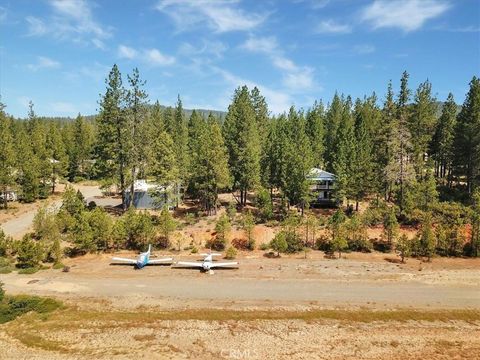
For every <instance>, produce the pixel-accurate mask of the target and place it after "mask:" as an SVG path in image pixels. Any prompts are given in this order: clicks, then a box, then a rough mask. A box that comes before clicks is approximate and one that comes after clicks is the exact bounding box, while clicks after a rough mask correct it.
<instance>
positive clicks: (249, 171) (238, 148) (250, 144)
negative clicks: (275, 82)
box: [223, 86, 261, 205]
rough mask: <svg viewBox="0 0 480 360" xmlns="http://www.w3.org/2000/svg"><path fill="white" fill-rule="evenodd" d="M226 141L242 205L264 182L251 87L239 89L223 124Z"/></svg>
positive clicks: (234, 185)
mask: <svg viewBox="0 0 480 360" xmlns="http://www.w3.org/2000/svg"><path fill="white" fill-rule="evenodd" d="M223 134H224V137H225V144H226V146H227V149H228V154H229V166H230V171H231V173H232V176H233V187H234V189H238V190H240V201H239V202H240V204H241V205H246V203H247V191H249V190H252V189H253V188H254V187H255V186H257V185H258V184H259V182H260V152H261V149H260V140H259V138H258V128H257V122H256V119H255V110H254V108H253V104H252V101H251V98H250V94H249V91H248V88H247V87H246V86H243V87H242V88H237V89H236V90H235V94H234V96H233V101H232V103H231V104H230V106H229V107H228V113H227V116H226V117H225V122H224V124H223Z"/></svg>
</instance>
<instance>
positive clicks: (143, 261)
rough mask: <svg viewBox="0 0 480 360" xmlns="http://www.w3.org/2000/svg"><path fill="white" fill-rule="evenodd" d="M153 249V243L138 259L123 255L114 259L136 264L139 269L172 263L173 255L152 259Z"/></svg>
mask: <svg viewBox="0 0 480 360" xmlns="http://www.w3.org/2000/svg"><path fill="white" fill-rule="evenodd" d="M151 250H152V245H148V250H147V251H146V252H143V253H140V255H138V258H137V259H127V258H122V257H113V258H112V260H113V261H120V262H124V263H128V264H132V265H135V267H136V268H137V269H141V268H143V267H144V266H146V265H154V264H168V263H171V262H172V261H173V258H171V257H167V258H163V259H155V260H152V259H150V255H151Z"/></svg>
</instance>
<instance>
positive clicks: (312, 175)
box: [307, 168, 335, 181]
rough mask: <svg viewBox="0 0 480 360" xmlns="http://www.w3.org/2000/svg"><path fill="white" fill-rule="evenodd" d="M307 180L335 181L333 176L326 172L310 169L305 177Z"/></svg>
mask: <svg viewBox="0 0 480 360" xmlns="http://www.w3.org/2000/svg"><path fill="white" fill-rule="evenodd" d="M307 178H308V179H310V180H320V181H322V180H335V175H333V174H332V173H329V172H328V171H325V170H322V169H318V168H312V169H310V172H309V173H308V175H307Z"/></svg>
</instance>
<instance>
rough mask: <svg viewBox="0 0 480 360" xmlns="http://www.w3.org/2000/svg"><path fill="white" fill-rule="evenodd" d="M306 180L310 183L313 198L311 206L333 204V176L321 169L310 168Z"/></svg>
mask: <svg viewBox="0 0 480 360" xmlns="http://www.w3.org/2000/svg"><path fill="white" fill-rule="evenodd" d="M307 179H308V180H310V181H311V185H310V191H311V193H312V195H313V196H314V200H313V201H312V204H319V205H321V204H324V205H333V204H335V199H334V197H333V191H334V187H335V175H333V174H332V173H329V172H327V171H325V170H322V169H318V168H312V169H311V170H310V172H309V173H308V175H307Z"/></svg>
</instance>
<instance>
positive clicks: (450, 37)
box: [0, 0, 480, 117]
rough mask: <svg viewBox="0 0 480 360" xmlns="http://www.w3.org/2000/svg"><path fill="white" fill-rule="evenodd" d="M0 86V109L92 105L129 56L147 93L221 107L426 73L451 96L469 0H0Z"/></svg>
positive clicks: (479, 67) (280, 104)
mask: <svg viewBox="0 0 480 360" xmlns="http://www.w3.org/2000/svg"><path fill="white" fill-rule="evenodd" d="M0 29H1V31H0V93H1V99H2V102H3V103H5V104H6V105H7V112H8V113H10V114H12V115H14V116H18V117H24V116H26V113H27V106H28V101H29V100H32V101H33V102H34V104H35V110H36V112H37V113H38V114H40V115H51V116H75V115H76V114H77V113H78V112H81V113H82V114H86V115H88V114H93V113H95V112H96V109H97V108H98V99H99V94H101V93H103V92H104V90H105V85H104V79H105V77H106V76H107V74H108V72H109V70H110V68H111V67H112V65H113V64H114V63H116V64H118V65H119V67H120V70H121V72H122V74H123V75H124V76H125V79H126V74H127V73H130V72H131V71H132V69H133V68H134V67H138V68H139V70H140V74H141V77H142V78H143V79H145V80H147V91H148V93H149V95H150V102H154V101H155V100H157V99H158V100H159V101H160V103H161V104H163V105H173V104H174V102H175V100H176V97H177V94H180V96H181V98H182V100H183V103H184V107H186V108H209V109H216V110H225V109H226V108H227V107H228V104H229V102H230V99H231V96H232V93H233V90H234V89H235V88H236V87H237V86H239V85H243V84H247V85H248V86H250V87H252V86H255V85H256V86H258V87H259V88H260V90H261V92H262V94H263V95H264V96H265V97H266V98H267V101H268V104H269V108H270V111H271V112H272V113H274V114H275V113H279V112H282V111H285V110H287V109H288V108H289V107H290V106H291V105H295V106H296V107H303V108H307V107H309V106H311V105H312V104H313V102H314V101H315V100H318V99H323V101H324V102H325V103H328V102H329V101H330V100H331V98H332V96H333V94H334V93H335V91H339V92H343V93H345V94H350V95H352V97H362V96H363V95H365V94H370V93H371V92H372V91H375V92H376V93H377V95H378V96H379V101H383V98H384V94H385V92H386V86H387V82H388V80H390V79H392V80H393V83H394V86H395V88H398V83H399V78H400V76H401V73H402V72H403V71H404V70H407V71H408V72H409V73H410V86H411V88H412V89H414V88H416V87H417V86H418V84H419V83H420V82H423V81H424V80H426V79H427V78H428V79H429V80H430V81H431V82H432V84H433V91H434V93H435V95H436V96H437V97H438V99H439V100H444V99H445V98H446V96H447V94H448V92H450V91H451V92H453V94H454V95H455V99H456V101H457V102H458V103H462V102H463V100H464V97H465V93H466V92H467V90H468V83H469V81H470V80H471V78H472V77H473V75H476V76H479V74H480V1H478V0H456V1H455V0H400V1H397V0H385V1H384V0H279V1H272V0H263V1H250V0H243V1H242V0H225V1H221V0H136V1H134V0H130V1H127V0H95V1H93V0H92V1H90V0H1V1H0Z"/></svg>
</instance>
